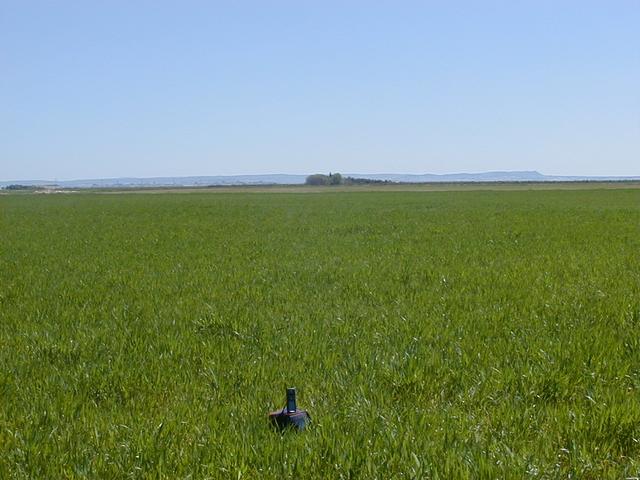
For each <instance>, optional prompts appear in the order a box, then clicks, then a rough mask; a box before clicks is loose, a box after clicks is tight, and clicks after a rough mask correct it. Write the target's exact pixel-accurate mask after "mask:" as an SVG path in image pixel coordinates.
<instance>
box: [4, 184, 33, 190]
mask: <svg viewBox="0 0 640 480" xmlns="http://www.w3.org/2000/svg"><path fill="white" fill-rule="evenodd" d="M4 189H5V190H32V189H34V187H32V186H29V185H18V184H13V185H7V186H6V187H4Z"/></svg>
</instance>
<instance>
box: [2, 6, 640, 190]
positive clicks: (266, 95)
mask: <svg viewBox="0 0 640 480" xmlns="http://www.w3.org/2000/svg"><path fill="white" fill-rule="evenodd" d="M489 170H538V171H540V172H542V173H545V174H556V175H640V1H639V0H617V1H616V0H614V1H587V0H581V1H502V2H495V1H474V2H471V1H467V2H463V1H457V2H444V1H442V2H427V1H425V2H402V1H376V2H371V1H360V2H356V1H341V2H334V1H322V2H300V1H297V2H294V1H289V2H283V1H274V2H263V1H261V2H257V1H256V2H248V1H239V2H231V1H227V2H223V1H199V2H196V1H173V2H167V1H132V0H127V1H109V2H94V1H89V2H87V1H47V2H45V1H29V0H21V1H6V0H0V180H19V179H58V180H65V179H78V178H105V177H131V176H137V177H153V176H183V175H230V174H260V173H298V174H307V173H313V172H328V171H341V172H358V173H378V172H385V173H455V172H480V171H489Z"/></svg>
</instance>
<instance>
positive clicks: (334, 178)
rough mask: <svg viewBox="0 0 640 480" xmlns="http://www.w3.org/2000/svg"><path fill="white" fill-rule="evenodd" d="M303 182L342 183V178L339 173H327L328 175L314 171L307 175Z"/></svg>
mask: <svg viewBox="0 0 640 480" xmlns="http://www.w3.org/2000/svg"><path fill="white" fill-rule="evenodd" d="M305 183H306V184H307V185H344V178H342V175H340V174H339V173H329V175H323V174H321V173H314V174H313V175H309V176H308V177H307V180H306V182H305Z"/></svg>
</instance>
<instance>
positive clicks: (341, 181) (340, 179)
mask: <svg viewBox="0 0 640 480" xmlns="http://www.w3.org/2000/svg"><path fill="white" fill-rule="evenodd" d="M379 183H393V182H391V181H389V180H373V179H370V178H354V177H344V176H342V175H341V174H339V173H329V175H324V174H322V173H314V174H313V175H309V176H308V177H307V180H306V181H305V184H306V185H368V184H379Z"/></svg>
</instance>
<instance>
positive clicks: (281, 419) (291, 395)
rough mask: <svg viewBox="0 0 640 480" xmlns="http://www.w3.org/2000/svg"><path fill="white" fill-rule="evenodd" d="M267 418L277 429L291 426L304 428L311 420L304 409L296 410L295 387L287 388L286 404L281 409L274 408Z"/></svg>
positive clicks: (298, 428)
mask: <svg viewBox="0 0 640 480" xmlns="http://www.w3.org/2000/svg"><path fill="white" fill-rule="evenodd" d="M269 420H271V423H272V424H273V426H274V427H275V428H277V429H278V430H285V429H288V428H293V429H295V430H304V428H305V427H306V426H307V425H308V424H309V422H310V421H311V416H310V415H309V413H307V411H306V410H298V407H297V405H296V389H295V388H287V404H286V405H285V406H284V407H283V408H282V410H276V411H275V412H271V413H270V414H269Z"/></svg>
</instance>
